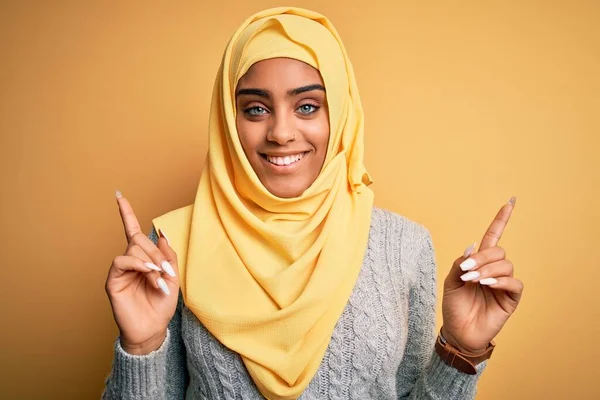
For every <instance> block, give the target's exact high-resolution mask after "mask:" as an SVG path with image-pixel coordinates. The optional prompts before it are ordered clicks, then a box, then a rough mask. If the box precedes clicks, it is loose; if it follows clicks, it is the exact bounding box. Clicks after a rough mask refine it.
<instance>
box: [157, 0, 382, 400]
mask: <svg viewBox="0 0 600 400" xmlns="http://www.w3.org/2000/svg"><path fill="white" fill-rule="evenodd" d="M277 57H287V58H292V59H296V60H299V61H302V62H305V63H307V64H309V65H311V66H312V67H314V68H316V69H317V70H319V72H320V74H321V76H322V78H323V82H324V84H325V88H326V96H327V102H328V108H329V125H330V137H329V143H328V149H327V156H326V159H325V163H324V166H323V168H322V170H321V173H320V174H319V176H318V177H317V179H316V181H315V182H314V183H313V184H312V185H311V186H310V187H309V188H308V189H307V190H306V191H305V192H304V193H303V194H302V195H301V196H300V197H297V198H289V199H284V198H279V197H277V196H274V195H273V194H271V193H270V192H269V191H268V190H267V189H266V188H265V187H264V186H263V185H262V183H261V182H260V180H259V179H258V177H257V175H256V174H255V172H254V170H253V169H252V166H251V165H250V163H249V161H248V160H247V158H246V156H245V154H244V151H243V148H242V145H241V142H240V140H239V137H238V133H237V130H236V124H235V114H236V103H235V90H236V85H237V83H238V81H239V79H240V78H241V77H242V76H243V75H244V74H245V73H246V72H247V71H248V69H249V68H250V67H251V66H252V65H254V64H255V63H256V62H259V61H261V60H266V59H271V58H277ZM363 131H364V123H363V111H362V106H361V102H360V97H359V94H358V89H357V86H356V81H355V77H354V72H353V70H352V66H351V64H350V61H349V59H348V57H347V54H346V51H345V49H344V47H343V44H342V42H341V40H340V38H339V36H338V34H337V32H336V30H335V28H334V27H333V25H332V24H331V23H330V22H329V21H328V20H327V19H326V18H325V17H324V16H322V15H320V14H317V13H315V12H312V11H308V10H303V9H299V8H275V9H269V10H265V11H262V12H260V13H257V14H255V15H254V16H252V17H250V18H249V19H248V20H246V21H245V22H244V23H243V24H242V26H241V27H240V28H239V29H238V30H237V31H236V32H235V34H234V35H233V37H232V38H231V40H230V42H229V44H228V45H227V48H226V51H225V54H224V56H223V60H222V64H221V67H220V69H219V72H218V74H217V78H216V82H215V86H214V91H213V98H212V104H211V111H210V122H209V150H208V155H207V159H206V163H205V166H204V170H203V172H202V176H201V179H200V184H199V186H198V191H197V194H196V198H195V201H194V204H193V205H190V206H187V207H184V208H181V209H178V210H175V211H172V212H170V213H167V214H165V215H163V216H161V217H158V218H156V219H154V220H153V224H154V227H155V228H156V229H159V228H160V229H163V230H164V231H165V232H167V234H168V235H169V239H170V241H171V246H172V247H173V249H174V250H175V251H176V252H177V255H178V261H179V274H180V280H181V291H182V294H183V299H184V302H185V304H186V306H187V307H188V308H189V309H190V310H191V311H192V312H193V313H194V315H195V316H196V317H197V318H198V319H199V320H200V322H201V323H202V324H203V325H204V326H205V327H206V328H207V329H208V330H209V331H210V332H211V333H212V334H213V335H214V336H215V337H216V338H217V339H218V340H219V341H220V342H221V343H223V344H224V345H225V346H227V347H228V348H229V349H231V350H233V351H235V352H237V353H239V354H240V355H241V357H242V360H243V362H244V364H245V366H246V368H247V370H248V372H249V374H250V376H251V377H252V379H253V380H254V382H255V384H256V385H257V387H258V389H259V390H260V392H261V393H262V394H263V395H264V396H265V397H266V398H268V399H295V398H298V397H299V396H300V395H301V394H302V392H303V390H304V389H305V388H306V387H307V386H308V384H309V383H310V381H311V379H312V378H313V376H314V375H315V373H316V371H317V369H318V368H319V365H320V363H321V360H322V358H323V355H324V354H325V351H326V349H327V346H328V344H329V341H330V338H331V334H332V332H333V329H334V327H335V324H336V322H337V320H338V319H339V317H340V315H341V314H342V312H343V310H344V307H345V305H346V303H347V301H348V298H349V296H350V294H351V293H352V289H353V287H354V284H355V282H356V279H357V277H358V273H359V271H360V268H361V265H362V261H363V257H364V255H365V251H366V247H367V239H368V234H369V227H370V220H371V210H372V207H373V192H372V191H371V190H370V189H369V188H368V187H367V186H368V185H369V184H370V183H371V178H370V176H369V174H368V173H367V171H366V168H365V166H364V164H363V154H364V148H363Z"/></svg>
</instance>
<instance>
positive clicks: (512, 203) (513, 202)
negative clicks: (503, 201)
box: [508, 196, 517, 206]
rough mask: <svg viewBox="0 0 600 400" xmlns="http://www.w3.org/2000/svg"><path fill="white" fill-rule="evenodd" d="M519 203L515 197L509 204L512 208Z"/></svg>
mask: <svg viewBox="0 0 600 400" xmlns="http://www.w3.org/2000/svg"><path fill="white" fill-rule="evenodd" d="M516 203H517V198H516V197H515V196H513V197H511V198H510V200H508V204H510V205H511V206H514V205H515V204H516Z"/></svg>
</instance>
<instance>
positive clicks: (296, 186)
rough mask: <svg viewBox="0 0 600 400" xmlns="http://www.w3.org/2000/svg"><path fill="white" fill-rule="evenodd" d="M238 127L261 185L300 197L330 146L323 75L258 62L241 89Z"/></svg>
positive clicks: (299, 65) (285, 62)
mask: <svg viewBox="0 0 600 400" xmlns="http://www.w3.org/2000/svg"><path fill="white" fill-rule="evenodd" d="M236 110H237V115H236V127H237V131H238V135H239V138H240V142H241V144H242V147H243V149H244V153H245V154H246V157H247V158H248V161H249V162H250V165H251V166H252V168H253V169H254V171H255V172H256V175H257V176H258V178H259V179H260V181H261V183H262V184H263V185H264V186H265V188H267V190H268V191H269V192H271V193H272V194H273V195H275V196H278V197H282V198H291V197H298V196H300V195H301V194H302V193H303V192H304V191H305V190H306V189H308V188H309V187H310V185H311V184H312V183H313V182H314V181H315V179H317V176H318V175H319V173H320V171H321V168H322V167H323V163H324V162H325V156H326V155H327V143H328V141H329V118H328V111H327V98H326V96H325V87H324V84H323V79H322V78H321V75H320V74H319V71H317V70H316V69H314V68H313V67H311V66H310V65H308V64H305V63H303V62H301V61H298V60H293V59H289V58H273V59H269V60H263V61H259V62H257V63H256V64H254V65H253V66H252V67H250V69H249V70H248V72H247V73H246V74H245V75H244V76H243V77H242V78H241V79H240V80H239V82H238V85H237V88H236Z"/></svg>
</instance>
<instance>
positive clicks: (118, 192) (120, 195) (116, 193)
mask: <svg viewBox="0 0 600 400" xmlns="http://www.w3.org/2000/svg"><path fill="white" fill-rule="evenodd" d="M115 197H116V198H117V199H120V198H121V197H123V194H121V192H120V191H118V190H117V191H115Z"/></svg>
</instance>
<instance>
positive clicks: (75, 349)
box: [0, 0, 600, 400]
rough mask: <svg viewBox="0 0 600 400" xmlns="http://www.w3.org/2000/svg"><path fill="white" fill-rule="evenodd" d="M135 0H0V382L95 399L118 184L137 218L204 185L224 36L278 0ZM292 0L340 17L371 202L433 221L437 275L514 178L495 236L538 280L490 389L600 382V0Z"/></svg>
mask: <svg viewBox="0 0 600 400" xmlns="http://www.w3.org/2000/svg"><path fill="white" fill-rule="evenodd" d="M127 3H128V4H127V5H124V4H120V3H119V2H108V1H107V2H76V1H72V2H67V1H52V2H50V1H48V2H43V1H38V2H26V1H24V2H18V1H3V2H2V3H1V4H0V129H1V139H0V151H1V157H0V163H1V164H0V166H1V169H0V171H1V172H0V174H1V175H0V177H1V184H2V186H1V187H2V189H1V193H2V207H0V213H1V214H0V216H1V221H2V228H1V229H0V243H1V249H0V251H1V253H2V258H3V259H2V272H3V273H2V280H1V288H0V296H1V301H0V307H1V311H2V313H1V315H2V320H1V321H2V328H1V330H0V332H1V333H0V335H1V336H0V343H2V351H1V354H2V355H1V359H2V360H1V362H0V365H1V367H0V368H1V370H0V380H1V383H0V397H1V398H6V399H34V398H35V399H41V398H44V399H59V398H60V399H88V398H89V399H91V398H98V397H99V395H100V393H101V390H102V388H103V380H104V378H105V376H106V374H107V373H108V371H109V368H110V363H111V360H112V346H113V341H114V339H115V337H116V335H117V330H116V327H115V324H114V322H113V320H112V314H111V311H110V307H109V304H108V301H107V298H106V296H105V293H104V288H103V285H104V279H105V277H106V273H107V270H108V267H109V265H110V263H111V261H112V259H113V258H114V257H115V256H116V255H118V254H120V253H122V252H123V249H124V246H125V240H124V236H123V234H122V228H121V225H120V220H119V216H118V213H117V207H116V204H115V202H114V197H113V196H114V190H115V189H117V188H118V189H120V190H122V191H123V193H124V194H125V195H126V196H128V197H129V199H130V200H131V202H132V203H133V205H134V208H135V210H136V211H137V214H138V217H139V219H140V220H141V221H142V223H143V227H144V228H145V229H149V228H150V220H151V218H153V217H155V216H158V215H160V214H162V213H164V212H166V211H168V210H171V209H174V208H177V207H180V206H183V205H186V204H189V203H191V202H192V200H193V196H194V194H195V191H196V186H197V182H198V179H199V176H200V171H201V167H202V163H203V159H204V156H205V151H206V127H207V115H208V108H209V101H210V95H211V89H212V84H213V80H214V77H215V74H216V71H217V68H218V64H219V61H220V58H221V55H222V51H223V49H224V48H225V45H226V43H227V40H228V39H229V37H230V35H231V34H232V33H233V31H234V30H235V29H236V28H237V26H238V25H239V24H240V23H241V22H242V21H243V20H244V19H245V18H246V17H248V16H249V15H250V14H252V13H254V12H256V11H258V10H260V9H262V8H266V7H270V6H275V5H279V4H281V3H278V2H274V1H265V0H255V1H252V2H238V1H233V0H221V1H218V2H202V1H194V2H192V1H189V2H180V3H178V5H177V6H175V5H166V4H164V5H152V6H150V5H147V4H146V5H142V3H138V4H134V3H132V2H127ZM289 3H290V2H288V4H289ZM292 3H294V2H292ZM295 3H296V4H298V5H302V6H304V7H306V8H312V9H314V10H316V11H320V12H322V13H324V14H325V15H327V16H328V17H329V18H330V19H331V20H332V21H333V23H334V24H335V25H336V27H337V28H338V30H339V31H340V34H341V36H342V38H343V39H344V42H345V44H346V46H347V49H348V52H349V54H350V57H351V59H352V60H353V63H354V67H355V70H356V75H357V79H358V83H359V88H360V89H361V94H362V99H363V101H364V108H365V112H366V118H367V119H366V147H367V153H366V162H367V166H368V168H369V170H370V172H371V173H372V175H373V177H374V178H375V180H376V183H375V185H374V189H375V191H376V204H377V205H378V206H381V207H385V208H388V209H390V210H393V211H395V212H398V213H401V214H403V215H406V216H408V217H410V218H412V219H414V220H416V221H418V222H420V223H423V224H424V225H426V226H427V227H428V228H429V229H430V231H431V233H432V235H433V239H434V243H435V245H436V248H437V259H438V264H439V279H440V288H441V281H442V280H443V278H444V276H445V275H446V273H447V271H448V269H449V267H450V265H451V262H452V260H454V258H455V257H457V256H458V255H459V254H461V253H462V251H463V250H464V248H465V247H466V246H467V245H468V244H469V242H470V241H472V240H479V239H480V235H481V234H482V233H483V231H484V230H485V228H486V227H487V225H488V223H489V222H490V220H491V218H492V217H493V216H494V214H495V212H496V210H497V208H498V207H500V206H501V204H502V203H503V202H505V201H507V200H508V199H509V197H510V196H511V195H516V196H518V202H517V208H516V209H515V212H514V214H513V219H512V221H511V223H510V225H509V227H508V229H507V231H506V233H505V237H504V238H503V240H502V242H501V245H503V246H504V247H505V248H506V249H507V252H508V257H509V258H510V259H511V260H512V261H513V262H514V264H515V266H516V268H517V275H518V276H519V277H520V278H522V279H523V280H524V281H525V286H526V288H525V294H524V299H523V302H522V304H521V306H520V308H519V309H518V310H517V313H516V314H515V315H514V317H513V318H511V320H510V321H509V323H508V324H507V326H506V327H505V329H504V330H503V331H502V332H501V334H500V335H499V337H498V338H497V344H498V347H497V350H496V352H495V354H494V356H493V358H492V360H491V362H490V364H489V367H488V369H487V371H486V372H485V374H484V377H483V379H482V381H481V383H480V385H479V395H478V399H486V400H492V399H498V400H499V399H592V398H600V386H599V385H598V380H599V378H600V374H599V373H598V371H599V370H600V367H598V364H599V362H600V361H599V360H600V351H599V350H598V349H599V338H600V329H599V327H600V323H599V317H600V315H599V313H600V312H599V309H600V304H599V303H600V302H599V300H598V292H599V291H600V289H599V288H598V282H599V281H600V280H599V279H598V273H597V272H598V269H599V267H600V261H599V256H600V254H599V250H598V249H599V248H600V244H599V242H600V229H599V226H600V211H599V210H600V201H599V200H600V196H599V186H600V179H599V178H600V176H599V175H600V162H599V159H600V146H599V139H598V136H599V134H600V117H599V114H600V23H599V22H598V21H599V18H600V3H598V2H596V1H587V2H585V1H571V2H569V1H562V2H561V1H553V2H550V1H539V2H531V1H526V2H523V1H509V2H505V1H502V2H501V1H495V2H478V1H465V2H452V3H450V2H431V1H414V2H406V1H402V2H399V1H391V0H389V1H382V0H372V1H367V2H365V1H355V0H352V1H344V2H337V1H315V0H305V1H302V2H299V1H296V2H295ZM484 3H485V4H484ZM439 322H441V320H440V321H439Z"/></svg>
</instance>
